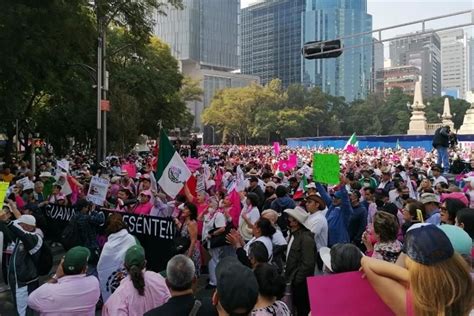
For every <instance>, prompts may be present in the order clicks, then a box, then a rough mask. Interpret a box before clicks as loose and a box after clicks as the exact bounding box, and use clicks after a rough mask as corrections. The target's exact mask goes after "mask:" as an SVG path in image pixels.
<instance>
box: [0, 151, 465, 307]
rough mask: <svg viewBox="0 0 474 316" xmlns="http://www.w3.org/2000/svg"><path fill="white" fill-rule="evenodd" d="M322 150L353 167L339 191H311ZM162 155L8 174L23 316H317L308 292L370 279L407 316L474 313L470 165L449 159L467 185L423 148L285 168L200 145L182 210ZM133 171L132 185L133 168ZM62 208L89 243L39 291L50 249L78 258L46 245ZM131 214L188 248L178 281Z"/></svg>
mask: <svg viewBox="0 0 474 316" xmlns="http://www.w3.org/2000/svg"><path fill="white" fill-rule="evenodd" d="M316 151H317V152H319V153H337V154H338V155H339V161H340V171H341V172H340V178H339V183H338V184H336V185H326V184H322V183H318V182H314V181H313V180H312V157H313V153H314V152H316ZM292 155H296V157H297V162H296V165H295V166H294V167H293V168H290V169H289V170H281V168H280V164H279V161H281V160H286V159H289V157H290V156H292ZM156 156H157V155H156V152H153V153H148V154H143V155H138V154H130V155H129V156H126V157H108V159H107V161H105V162H102V163H100V164H98V163H94V162H93V161H92V159H90V157H89V156H88V155H86V154H83V153H77V152H74V153H71V155H69V156H67V157H63V158H62V159H58V160H57V159H56V158H54V157H53V156H50V157H46V156H38V157H37V162H36V166H37V168H36V169H37V170H35V172H33V171H32V170H30V169H31V166H30V165H29V163H28V162H25V161H21V160H20V161H13V162H12V163H11V164H8V165H4V166H3V170H2V172H1V175H0V180H2V181H5V182H8V183H10V186H9V188H8V191H7V194H6V200H5V204H4V208H3V211H2V213H1V215H0V221H1V222H0V231H1V232H3V236H4V238H3V239H4V243H3V250H4V258H5V259H8V260H3V272H4V280H5V281H6V282H7V283H8V284H9V286H10V290H11V292H12V297H13V302H14V304H15V308H16V310H17V311H18V314H19V315H28V314H31V313H32V311H33V310H35V311H37V312H40V313H41V314H42V315H67V314H68V313H76V314H81V313H82V314H87V315H94V313H95V310H96V308H101V309H102V314H103V315H142V314H144V313H146V315H190V314H192V315H217V314H219V315H229V314H239V315H290V314H294V315H308V314H309V313H310V299H309V293H308V287H307V282H306V281H307V278H308V277H311V276H314V275H320V274H335V273H342V272H350V271H359V270H361V275H362V276H363V277H366V278H367V280H368V281H369V282H370V283H371V285H372V287H373V288H374V290H375V291H376V292H377V294H378V295H379V296H380V298H381V299H382V300H383V302H385V304H387V305H388V306H389V308H390V309H391V310H392V311H393V312H394V313H395V314H397V315H440V314H445V315H468V314H469V313H470V311H471V309H472V308H473V297H474V295H473V294H474V289H473V284H472V277H473V275H474V274H473V270H472V258H473V257H472V256H473V252H472V251H473V240H474V173H471V170H474V159H471V156H470V152H468V151H459V152H451V171H453V172H454V173H456V174H455V175H453V174H451V173H446V172H444V170H443V167H445V166H440V165H438V164H436V160H437V157H436V154H435V153H431V152H425V151H423V150H421V149H399V150H393V149H366V150H358V151H354V152H348V151H342V150H334V149H321V148H319V149H316V148H313V149H311V148H295V149H290V148H286V147H283V148H282V149H281V152H280V153H279V155H276V154H275V152H274V151H273V148H272V147H269V146H201V147H195V148H194V149H193V150H192V152H191V156H193V157H197V158H198V159H199V160H200V162H201V166H200V167H199V168H197V170H195V171H194V172H193V177H194V179H195V181H194V184H192V183H191V182H189V181H188V183H186V184H185V185H184V187H183V190H182V192H181V193H180V194H178V195H177V196H176V197H175V198H171V197H170V196H168V195H166V194H165V193H164V191H163V190H161V188H160V187H159V185H157V183H156V179H155V176H154V172H155V170H156V165H157V158H156ZM65 162H67V163H65ZM130 164H133V165H134V166H135V168H136V170H137V173H136V175H134V176H131V175H130V174H129V171H127V170H125V169H124V168H123V167H122V166H124V165H130ZM92 176H99V177H103V178H106V179H107V180H108V181H109V182H110V185H109V188H108V192H107V197H106V201H105V203H104V206H103V208H105V209H108V210H111V211H114V212H115V213H113V215H111V216H108V217H105V216H104V214H103V213H101V212H98V209H99V208H98V207H97V206H94V205H92V204H91V203H90V202H89V201H87V199H86V197H87V193H88V190H89V185H90V181H91V178H92ZM48 204H55V205H56V204H57V205H65V206H71V207H74V208H75V210H76V215H74V218H73V219H72V220H71V222H73V223H74V225H76V226H75V227H76V228H75V229H76V231H77V232H78V234H77V236H78V237H77V239H78V240H77V242H76V244H75V245H74V246H73V247H70V249H67V252H66V253H65V256H64V258H63V259H62V260H61V262H60V264H59V266H58V268H57V270H56V272H55V273H54V274H52V275H51V276H50V278H49V279H48V281H47V282H46V283H44V284H42V285H40V282H39V276H40V275H41V271H40V270H43V269H42V263H43V262H44V260H45V258H46V257H47V254H45V252H47V250H45V249H46V247H45V246H43V245H44V244H46V245H49V246H51V247H52V248H55V247H61V245H60V244H63V245H62V246H63V247H64V248H69V247H65V245H64V243H63V241H62V240H54V241H51V240H48V233H49V232H48V231H47V230H48V229H49V228H48V227H47V226H46V225H45V218H44V206H46V205H48ZM126 213H132V214H139V215H143V216H158V217H172V218H173V219H174V222H175V225H176V232H177V234H176V238H175V240H176V244H177V246H178V247H177V250H176V256H175V257H173V258H172V259H171V260H170V261H169V262H168V265H167V269H166V271H161V273H155V272H152V271H148V270H146V260H145V250H144V249H143V248H142V247H141V246H140V245H139V242H138V241H137V240H136V238H134V236H133V235H131V234H130V232H129V231H128V230H127V227H126V225H125V223H124V221H123V218H122V215H123V214H126ZM99 229H105V232H106V235H107V241H106V242H105V243H103V242H100V240H98V238H97V233H98V230H99ZM147 251H150V250H147ZM153 251H158V252H159V251H160V250H159V249H154V250H153ZM111 258H113V259H111ZM117 262H119V263H117ZM112 263H113V264H114V265H116V266H114V267H110V265H112ZM112 268H113V269H116V270H117V271H120V272H119V274H120V275H119V276H118V277H117V278H116V280H117V281H116V282H115V284H113V286H112V285H111V284H110V283H111V282H110V280H103V279H100V277H98V276H100V275H101V271H104V270H106V269H112ZM157 272H158V271H157ZM201 273H203V274H204V273H205V274H207V275H208V284H207V289H213V290H214V292H213V295H212V297H210V298H207V299H196V298H195V294H196V284H197V280H198V279H199V278H202V275H201ZM110 287H113V288H114V291H113V293H112V294H110V291H108V290H107V288H110ZM313 312H314V311H313Z"/></svg>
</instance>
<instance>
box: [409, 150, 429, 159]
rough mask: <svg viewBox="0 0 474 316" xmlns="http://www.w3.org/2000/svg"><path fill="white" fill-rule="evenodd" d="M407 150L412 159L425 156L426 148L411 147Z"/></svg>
mask: <svg viewBox="0 0 474 316" xmlns="http://www.w3.org/2000/svg"><path fill="white" fill-rule="evenodd" d="M408 152H409V154H410V157H411V158H414V159H423V158H425V156H426V150H424V149H423V148H412V149H410V150H409V151H408Z"/></svg>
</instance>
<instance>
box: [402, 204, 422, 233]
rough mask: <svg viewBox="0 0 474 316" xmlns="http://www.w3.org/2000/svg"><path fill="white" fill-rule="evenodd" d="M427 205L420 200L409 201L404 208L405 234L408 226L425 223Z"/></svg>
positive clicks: (403, 225)
mask: <svg viewBox="0 0 474 316" xmlns="http://www.w3.org/2000/svg"><path fill="white" fill-rule="evenodd" d="M425 217H426V213H425V205H424V204H423V203H421V202H419V201H416V200H413V201H410V202H408V203H407V205H405V207H404V208H403V220H404V222H403V224H402V233H403V236H405V234H406V233H407V230H408V228H410V227H411V226H412V225H413V224H417V223H423V222H424V221H425Z"/></svg>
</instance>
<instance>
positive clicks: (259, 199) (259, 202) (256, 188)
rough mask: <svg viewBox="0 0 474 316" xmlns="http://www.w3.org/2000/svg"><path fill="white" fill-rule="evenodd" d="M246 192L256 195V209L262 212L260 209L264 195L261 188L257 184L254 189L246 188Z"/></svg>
mask: <svg viewBox="0 0 474 316" xmlns="http://www.w3.org/2000/svg"><path fill="white" fill-rule="evenodd" d="M247 192H253V193H255V194H257V195H258V205H257V207H258V209H259V210H260V212H261V211H262V207H263V202H265V194H264V193H263V190H262V188H261V187H260V185H258V184H257V186H256V187H255V188H250V187H249V188H248V189H247Z"/></svg>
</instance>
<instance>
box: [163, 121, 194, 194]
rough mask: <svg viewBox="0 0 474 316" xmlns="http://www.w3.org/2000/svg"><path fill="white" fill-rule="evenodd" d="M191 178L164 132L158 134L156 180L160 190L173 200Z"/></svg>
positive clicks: (189, 172)
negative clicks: (158, 146)
mask: <svg viewBox="0 0 474 316" xmlns="http://www.w3.org/2000/svg"><path fill="white" fill-rule="evenodd" d="M190 177H191V171H190V170H189V168H188V167H187V166H186V164H185V163H184V161H183V159H182V158H181V156H180V155H179V154H178V153H177V152H176V150H175V149H174V147H173V145H172V144H171V142H170V141H169V139H168V135H166V133H165V131H163V130H161V133H160V151H159V153H158V166H157V170H156V179H158V184H159V185H160V187H161V189H163V191H164V192H165V193H166V194H168V195H169V196H171V197H172V198H174V197H175V196H176V195H177V194H178V193H179V191H181V189H182V188H183V186H184V183H185V182H186V181H188V179H189V178H190Z"/></svg>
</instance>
